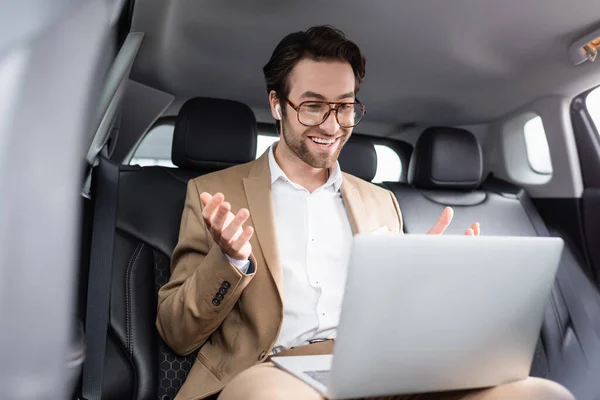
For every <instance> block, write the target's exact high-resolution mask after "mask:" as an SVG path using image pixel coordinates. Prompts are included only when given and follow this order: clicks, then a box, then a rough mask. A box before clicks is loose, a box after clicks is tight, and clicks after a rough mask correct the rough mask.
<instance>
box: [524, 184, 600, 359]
mask: <svg viewBox="0 0 600 400" xmlns="http://www.w3.org/2000/svg"><path fill="white" fill-rule="evenodd" d="M518 197H519V200H520V201H521V204H523V208H524V209H525V211H526V212H527V215H528V216H529V219H530V220H531V223H532V224H533V227H534V229H535V231H536V232H537V234H538V236H546V237H549V236H551V235H550V232H549V231H548V228H547V227H546V224H544V221H543V220H542V217H541V216H540V214H539V213H538V211H537V209H536V208H535V206H534V205H533V201H532V200H531V198H530V197H529V196H528V195H527V194H525V192H524V191H523V192H522V193H521V194H519V196H518ZM561 262H562V261H561ZM577 268H579V267H577ZM582 274H583V275H584V276H585V274H584V273H583V271H582ZM556 277H557V281H556V284H557V285H558V287H559V289H560V293H561V295H562V297H563V299H564V300H565V303H566V305H567V309H568V310H569V316H570V318H571V321H572V323H573V327H574V328H575V332H576V335H577V338H578V340H579V343H580V345H581V348H582V352H583V354H584V357H585V358H586V361H587V362H588V363H589V362H590V361H593V360H594V357H597V356H598V355H599V353H598V351H599V350H600V348H599V347H598V345H600V338H599V337H598V336H597V335H596V331H595V328H594V319H593V318H594V317H593V316H592V315H590V312H591V310H588V307H590V308H591V305H586V304H583V303H582V302H581V300H580V299H579V298H578V296H577V295H578V294H579V292H580V290H581V289H582V288H578V287H577V285H575V283H574V281H573V279H574V277H573V276H572V273H570V271H569V268H564V266H562V265H560V266H559V267H558V271H557V275H556ZM586 279H587V277H586ZM595 294H597V293H595ZM592 354H593V357H590V355H592Z"/></svg>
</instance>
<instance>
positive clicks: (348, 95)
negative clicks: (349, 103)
mask: <svg viewBox="0 0 600 400" xmlns="http://www.w3.org/2000/svg"><path fill="white" fill-rule="evenodd" d="M307 97H310V98H314V99H319V100H326V98H325V96H323V95H322V94H319V93H316V92H313V91H310V90H309V91H306V92H304V93H302V96H300V98H307ZM353 98H354V92H348V93H344V94H342V95H341V96H338V97H337V99H336V100H343V99H353Z"/></svg>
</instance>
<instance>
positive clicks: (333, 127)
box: [319, 110, 340, 136]
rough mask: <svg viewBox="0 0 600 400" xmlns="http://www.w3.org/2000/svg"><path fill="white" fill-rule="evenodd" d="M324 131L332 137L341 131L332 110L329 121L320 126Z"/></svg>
mask: <svg viewBox="0 0 600 400" xmlns="http://www.w3.org/2000/svg"><path fill="white" fill-rule="evenodd" d="M319 128H321V129H322V130H324V131H325V132H327V133H328V134H330V135H332V136H333V135H335V134H336V133H337V131H339V130H340V124H338V122H337V119H336V118H335V111H334V110H331V112H330V113H329V115H328V116H327V119H325V121H323V123H322V124H321V125H320V126H319Z"/></svg>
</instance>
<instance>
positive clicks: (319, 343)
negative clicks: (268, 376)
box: [265, 339, 335, 362]
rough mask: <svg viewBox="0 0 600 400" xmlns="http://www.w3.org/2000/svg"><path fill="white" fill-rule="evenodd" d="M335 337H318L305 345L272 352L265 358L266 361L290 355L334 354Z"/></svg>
mask: <svg viewBox="0 0 600 400" xmlns="http://www.w3.org/2000/svg"><path fill="white" fill-rule="evenodd" d="M334 342H335V341H334V340H333V339H317V340H313V341H311V342H310V344H307V345H305V346H298V347H292V348H291V349H287V350H283V351H280V352H279V353H276V354H272V355H270V356H268V357H267V358H266V359H265V362H268V361H270V360H271V357H289V356H316V355H323V354H333V344H334Z"/></svg>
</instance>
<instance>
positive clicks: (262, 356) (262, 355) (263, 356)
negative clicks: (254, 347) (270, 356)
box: [258, 351, 267, 361]
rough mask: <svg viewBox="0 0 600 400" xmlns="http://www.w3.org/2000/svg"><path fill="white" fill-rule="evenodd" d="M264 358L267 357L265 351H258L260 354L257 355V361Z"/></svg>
mask: <svg viewBox="0 0 600 400" xmlns="http://www.w3.org/2000/svg"><path fill="white" fill-rule="evenodd" d="M265 358H267V352H266V351H263V352H262V353H260V356H258V361H262V360H264V359H265Z"/></svg>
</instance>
